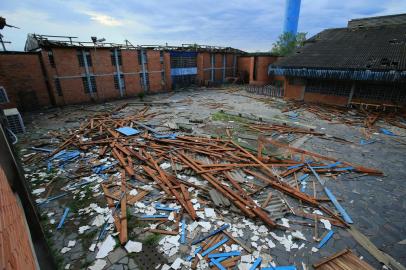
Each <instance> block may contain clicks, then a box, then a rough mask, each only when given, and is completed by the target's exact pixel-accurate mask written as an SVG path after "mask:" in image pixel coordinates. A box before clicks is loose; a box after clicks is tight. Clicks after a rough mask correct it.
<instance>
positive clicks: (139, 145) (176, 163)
mask: <svg viewBox="0 0 406 270" xmlns="http://www.w3.org/2000/svg"><path fill="white" fill-rule="evenodd" d="M122 108H123V107H121V108H119V109H117V110H115V111H114V112H111V113H106V114H103V115H97V116H95V117H93V118H91V119H89V120H88V121H87V122H85V123H83V124H82V125H81V128H80V129H79V130H77V131H76V132H74V133H73V134H71V135H70V136H69V137H68V138H67V139H66V140H65V141H64V142H63V143H62V144H61V145H60V146H59V147H58V148H57V149H56V150H55V151H53V152H52V153H51V154H50V156H53V155H55V154H56V153H58V152H59V151H61V150H63V149H66V148H72V147H74V148H77V149H80V150H82V151H90V150H92V151H93V152H97V153H98V155H99V158H103V157H105V156H110V157H111V156H112V157H114V158H115V159H116V160H117V164H115V165H114V167H113V169H112V171H113V172H114V171H121V178H120V179H114V178H113V179H111V180H110V182H105V183H102V187H103V190H104V193H105V196H106V200H107V202H108V206H109V207H110V208H111V209H113V208H114V209H117V208H118V209H119V211H115V215H114V220H115V225H116V228H117V230H118V231H119V232H120V242H121V243H122V244H123V243H125V242H126V240H127V232H126V230H127V229H126V226H127V221H126V206H127V204H134V203H135V202H137V201H139V200H141V199H142V198H143V197H144V196H145V195H147V192H146V191H142V190H139V189H138V188H137V186H135V185H134V184H132V183H131V181H132V180H137V181H141V182H144V183H152V184H153V185H154V186H155V187H156V188H158V189H161V190H162V191H164V193H165V196H166V197H165V199H166V200H174V201H176V202H177V203H178V204H179V205H180V206H181V207H182V212H183V213H185V214H188V215H189V216H190V218H191V219H192V220H196V219H198V216H197V215H196V212H195V209H194V207H193V205H192V203H191V194H189V191H188V190H189V188H190V187H193V188H196V189H201V190H202V191H204V192H207V187H205V186H201V185H196V184H194V183H189V182H188V181H186V180H182V179H179V178H178V174H179V172H181V171H184V170H189V171H193V172H194V173H195V174H196V175H197V176H199V177H200V179H202V180H205V181H207V182H208V183H209V186H210V188H212V189H215V190H216V191H217V192H218V193H220V194H221V195H222V196H224V197H225V198H227V199H228V200H229V201H230V202H231V203H232V204H234V205H235V206H236V208H237V209H239V210H240V212H241V213H242V214H243V215H245V216H247V217H249V218H255V219H259V220H261V221H263V222H264V224H266V225H268V226H269V227H271V228H275V227H280V226H279V225H278V224H276V222H275V221H274V220H272V219H271V218H270V215H269V213H268V212H266V210H265V209H264V208H263V207H261V206H260V205H258V204H257V203H256V202H255V201H254V200H253V198H252V197H251V194H255V193H256V192H258V191H260V190H262V189H264V188H266V187H271V188H273V189H275V190H278V191H279V192H282V193H283V194H285V195H288V196H290V197H292V198H295V199H297V200H299V201H301V202H302V203H304V204H307V205H309V206H312V207H314V208H318V209H320V210H321V211H323V212H324V213H326V214H327V215H329V216H330V219H332V220H334V222H335V223H336V224H339V225H340V226H346V223H345V221H344V220H343V219H342V217H340V216H339V215H337V214H336V213H335V212H334V211H332V210H330V208H329V206H328V205H327V204H324V203H323V204H322V203H320V201H318V200H316V199H315V198H314V197H312V196H310V195H308V194H306V193H303V192H301V191H300V190H299V189H298V187H297V186H292V185H290V184H288V183H287V182H286V181H284V179H285V178H291V177H296V174H297V173H299V172H308V171H307V170H308V166H306V162H309V158H311V160H312V162H313V163H312V166H313V167H314V168H315V171H317V172H318V173H325V172H331V170H333V171H335V172H337V173H339V172H340V171H341V170H344V169H348V167H351V168H352V170H354V171H356V172H359V173H365V174H373V175H377V174H382V173H381V172H380V171H378V170H376V169H372V168H366V167H363V166H360V165H356V164H352V163H349V162H345V161H340V163H337V164H336V165H335V166H334V168H332V169H331V168H330V167H329V162H338V160H337V159H335V158H331V157H326V156H322V155H320V154H317V153H312V152H309V151H305V150H302V149H298V148H293V147H290V146H287V145H284V144H281V143H280V142H277V141H273V140H270V139H268V138H266V137H260V139H259V141H258V151H257V152H255V151H249V150H247V149H245V148H243V147H242V146H240V145H239V144H237V143H236V142H234V141H232V140H225V139H216V138H206V137H196V136H179V135H177V136H175V135H173V136H165V134H157V132H156V131H155V130H154V129H153V128H151V127H148V126H147V125H145V123H143V122H142V121H145V120H148V119H149V118H151V117H153V116H154V115H153V114H148V112H147V111H148V110H147V109H142V110H140V111H138V112H136V113H133V114H131V116H121V115H120V114H119V111H120V109H122ZM121 127H130V128H134V129H137V131H140V133H139V134H136V135H132V136H127V135H125V134H122V133H120V132H118V131H116V129H117V128H121ZM253 127H254V126H253ZM258 127H259V126H255V128H258ZM261 128H262V127H261ZM277 129H279V130H281V131H282V132H291V131H288V130H287V129H288V128H287V127H283V128H282V127H277ZM296 131H298V130H296ZM306 132H307V133H308V131H306ZM166 135H168V134H166ZM84 138H86V140H84ZM267 144H272V145H273V146H274V147H277V148H282V149H285V150H287V151H288V153H289V156H286V157H285V158H281V157H280V156H278V157H276V156H272V155H269V156H263V155H262V148H263V147H264V146H265V145H267ZM94 150H96V151H94ZM164 163H167V164H170V166H165V169H164V168H162V166H161V165H162V164H164ZM323 168H327V169H323ZM235 173H240V174H244V175H246V176H249V177H250V178H254V179H256V181H255V182H254V181H242V180H241V179H237V178H236V177H234V176H233V175H235ZM250 178H249V179H250ZM114 181H116V182H114ZM118 181H119V182H120V184H118V183H117V182H118ZM130 189H137V190H138V191H139V192H138V195H137V196H135V197H134V196H129V193H128V191H129V190H130ZM118 205H119V206H118ZM176 219H177V221H178V223H177V224H179V219H180V215H179V216H177V218H176ZM156 230H157V232H161V231H160V229H156ZM167 234H170V233H167Z"/></svg>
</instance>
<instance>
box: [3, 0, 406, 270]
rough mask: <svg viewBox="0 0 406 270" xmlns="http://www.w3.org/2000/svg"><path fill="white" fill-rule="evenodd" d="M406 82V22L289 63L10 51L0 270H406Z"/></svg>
mask: <svg viewBox="0 0 406 270" xmlns="http://www.w3.org/2000/svg"><path fill="white" fill-rule="evenodd" d="M287 2H288V3H289V4H292V5H291V6H290V5H288V6H287V13H288V12H293V13H294V12H299V11H298V10H297V8H298V7H297V6H296V5H294V3H295V2H299V3H300V1H296V0H291V1H287ZM296 23H297V21H296ZM405 79H406V14H400V15H391V16H383V17H372V18H361V19H354V20H350V21H349V22H348V26H347V27H345V28H337V29H327V30H324V31H322V32H320V33H318V34H316V35H315V36H313V37H311V38H310V39H308V40H307V41H306V42H305V44H304V45H303V47H301V48H299V49H298V50H297V51H296V52H294V53H293V54H291V55H289V56H285V57H281V56H276V55H274V54H272V53H270V52H255V53H249V52H245V51H242V50H239V49H235V48H230V47H218V46H208V45H198V44H183V45H181V46H170V45H162V46H161V45H133V44H131V43H130V42H129V41H126V42H125V43H123V44H116V43H108V42H103V41H100V40H98V39H97V38H96V37H94V38H92V41H79V40H78V39H77V38H75V37H72V36H49V35H39V34H29V35H28V37H27V41H26V44H25V52H9V51H5V52H0V109H2V110H3V114H4V117H3V116H2V117H0V120H1V124H0V153H1V155H0V192H1V196H0V269H90V270H101V269H120V270H124V269H139V270H144V269H148V270H149V269H160V270H178V269H179V270H180V269H182V270H186V269H220V270H229V269H238V270H255V269H257V270H260V269H262V270H268V269H272V270H295V269H301V270H302V269H303V270H307V269H316V270H324V269H334V270H340V269H345V270H346V269H357V270H370V269H393V270H405V269H406V268H405V266H404V265H406V254H405V252H404V250H405V245H406V239H405V235H406V226H405V220H406V204H405V199H404V198H405V195H406V182H405V181H404V179H405V177H406V172H405V170H404V160H405V154H404V153H405V149H406V148H405V147H406V140H405V139H404V138H405V137H406V114H405V112H404V110H403V106H404V104H405V95H406V94H405V91H406V88H405V83H406V81H405Z"/></svg>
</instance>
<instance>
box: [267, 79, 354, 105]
mask: <svg viewBox="0 0 406 270" xmlns="http://www.w3.org/2000/svg"><path fill="white" fill-rule="evenodd" d="M274 80H283V81H284V86H285V98H286V99H294V100H304V101H305V102H315V103H325V104H331V105H339V106H346V105H347V103H348V97H342V96H333V95H325V94H319V93H306V92H305V85H299V84H290V83H289V81H288V80H287V79H286V78H285V77H283V76H275V77H274Z"/></svg>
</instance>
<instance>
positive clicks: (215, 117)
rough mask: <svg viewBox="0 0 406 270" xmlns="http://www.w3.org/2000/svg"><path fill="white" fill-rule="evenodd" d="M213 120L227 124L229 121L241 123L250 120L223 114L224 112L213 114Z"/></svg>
mask: <svg viewBox="0 0 406 270" xmlns="http://www.w3.org/2000/svg"><path fill="white" fill-rule="evenodd" d="M211 119H212V120H213V121H223V122H227V121H234V122H240V123H247V122H249V120H248V119H246V118H243V117H240V116H236V115H231V114H228V113H226V112H223V111H219V112H215V113H213V114H212V115H211Z"/></svg>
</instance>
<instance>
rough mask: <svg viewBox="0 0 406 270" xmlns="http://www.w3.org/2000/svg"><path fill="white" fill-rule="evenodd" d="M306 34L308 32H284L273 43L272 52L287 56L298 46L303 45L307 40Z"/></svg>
mask: <svg viewBox="0 0 406 270" xmlns="http://www.w3.org/2000/svg"><path fill="white" fill-rule="evenodd" d="M306 34H307V33H297V34H296V35H293V34H292V33H290V32H285V33H283V34H282V35H280V36H279V38H278V40H277V41H276V42H275V43H274V44H273V47H272V50H271V52H272V53H273V54H275V55H278V56H286V55H289V54H291V53H293V52H294V51H295V50H296V49H297V48H300V47H302V46H303V44H304V42H305V41H306Z"/></svg>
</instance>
